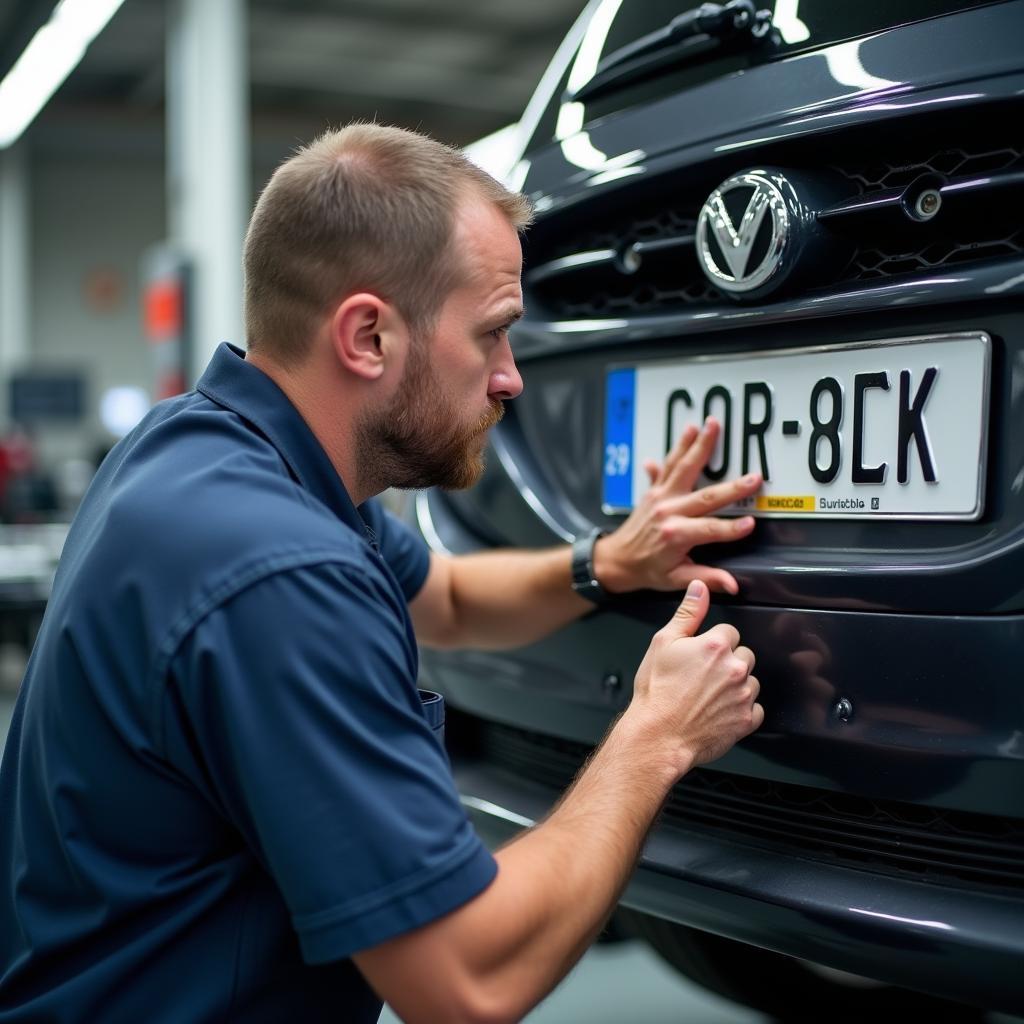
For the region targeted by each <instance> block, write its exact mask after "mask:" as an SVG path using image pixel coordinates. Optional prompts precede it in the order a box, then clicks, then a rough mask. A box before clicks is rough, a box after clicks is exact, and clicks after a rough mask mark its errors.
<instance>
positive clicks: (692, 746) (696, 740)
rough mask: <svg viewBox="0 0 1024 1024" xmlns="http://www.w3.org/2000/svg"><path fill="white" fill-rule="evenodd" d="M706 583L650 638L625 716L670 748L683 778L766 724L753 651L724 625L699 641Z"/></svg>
mask: <svg viewBox="0 0 1024 1024" xmlns="http://www.w3.org/2000/svg"><path fill="white" fill-rule="evenodd" d="M708 604H709V595H708V588H707V586H706V585H705V584H704V583H702V582H700V581H699V580H695V581H694V582H692V583H691V584H690V586H689V589H688V590H687V591H686V597H685V598H684V599H683V602H682V604H680V606H679V607H678V608H677V609H676V612H675V614H674V615H673V616H672V618H671V619H670V620H669V621H668V622H667V623H666V624H665V626H663V627H662V628H661V629H660V630H659V631H658V632H657V633H656V634H655V636H654V639H653V640H652V641H651V646H650V647H649V648H648V650H647V654H646V656H645V657H644V660H643V662H641V664H640V668H639V669H638V670H637V674H636V680H635V683H634V686H633V700H632V703H631V704H630V706H629V709H628V710H627V711H626V713H625V715H624V716H623V718H624V719H626V718H632V719H633V722H634V724H636V723H640V724H641V727H642V728H643V729H645V731H646V732H647V733H648V735H652V733H653V736H652V738H653V740H654V742H655V744H656V745H657V746H658V748H660V749H663V750H665V751H667V753H668V756H669V759H670V760H669V763H670V764H672V765H674V769H675V771H676V772H677V778H678V777H679V776H682V775H683V774H685V772H686V771H687V770H688V769H689V768H691V767H692V766H693V765H697V764H705V763H706V762H708V761H714V760H715V759H716V758H719V757H721V756H722V755H723V754H724V753H726V751H728V750H729V749H730V748H731V747H732V746H733V744H735V743H737V742H738V741H739V740H741V739H743V737H744V736H748V735H750V733H752V732H754V731H755V730H756V729H758V728H759V727H760V725H761V723H762V722H763V721H764V708H762V706H761V705H760V704H758V703H757V698H758V694H759V692H760V689H761V687H760V683H758V681H757V679H756V678H755V677H754V676H752V675H751V672H752V671H753V669H754V652H753V651H751V650H750V648H749V647H743V646H741V645H740V635H739V633H738V632H737V631H736V629H735V627H733V626H730V625H726V624H724V623H722V624H720V625H717V626H713V627H712V628H711V629H709V630H708V631H707V632H706V633H702V634H701V635H700V636H697V630H698V629H700V627H701V624H702V623H703V621H704V618H705V616H706V615H707V612H708Z"/></svg>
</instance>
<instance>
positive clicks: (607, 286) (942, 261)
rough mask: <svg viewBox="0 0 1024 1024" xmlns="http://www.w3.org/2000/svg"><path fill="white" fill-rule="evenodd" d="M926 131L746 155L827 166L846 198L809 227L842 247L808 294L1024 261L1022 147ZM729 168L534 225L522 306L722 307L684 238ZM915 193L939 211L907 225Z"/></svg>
mask: <svg viewBox="0 0 1024 1024" xmlns="http://www.w3.org/2000/svg"><path fill="white" fill-rule="evenodd" d="M993 116H996V115H993ZM977 117H978V118H979V119H982V118H983V117H984V115H983V114H980V113H979V114H978V115H977ZM998 123H999V124H1000V125H1002V127H1003V135H1004V136H1005V135H1006V134H1008V133H1009V132H1012V133H1013V134H1016V135H1021V130H1020V129H1019V128H1016V127H1013V128H1011V127H1009V126H1012V125H1016V124H1019V123H1020V117H1019V112H1018V113H1017V114H1015V119H1014V120H1010V119H1009V117H1008V115H1006V114H1003V115H999V116H998ZM932 131H934V129H932V130H931V131H929V132H922V133H921V137H919V140H918V141H917V142H915V141H914V140H913V138H911V139H910V140H909V141H908V140H906V139H904V138H902V137H896V136H890V137H889V138H886V136H885V133H884V130H883V129H877V133H878V138H877V139H874V140H873V142H872V144H871V146H870V147H868V146H866V145H865V143H864V140H863V138H862V137H859V136H854V135H852V134H851V135H850V136H849V137H847V138H846V139H845V140H843V139H840V140H839V141H833V140H829V141H827V142H826V141H824V140H819V142H818V143H817V146H816V149H815V150H814V151H809V150H808V149H807V144H806V143H805V142H801V143H799V144H790V145H789V146H787V147H785V148H782V149H779V148H777V149H775V150H772V151H765V152H758V151H752V152H750V153H748V154H747V155H746V157H745V158H744V166H748V167H749V166H754V165H755V164H761V165H762V166H763V165H777V166H780V167H783V168H791V169H793V170H797V171H799V170H801V169H802V168H803V169H805V172H806V173H813V171H806V169H808V168H821V167H822V165H823V164H826V163H827V173H828V174H829V175H830V177H831V179H832V180H833V182H834V183H835V184H836V185H837V186H838V188H839V190H840V191H841V192H843V191H845V193H846V196H845V198H843V199H840V201H839V202H837V203H836V204H835V205H834V206H832V207H829V208H828V209H827V210H823V211H821V212H820V214H819V220H820V221H821V222H822V223H824V224H826V226H827V227H828V228H829V229H830V230H832V231H833V232H834V233H836V234H837V235H838V236H840V237H841V238H842V239H844V240H845V244H846V245H847V249H848V252H849V254H850V255H849V259H848V260H847V261H846V262H845V263H843V264H841V265H840V266H838V267H837V268H833V269H832V270H831V271H830V277H829V279H828V280H824V281H816V282H814V283H813V288H812V289H811V290H816V291H821V290H823V289H829V288H833V287H836V286H840V285H848V284H850V283H855V282H859V281H865V282H872V283H877V281H878V280H879V279H884V278H894V277H904V276H906V275H912V274H922V273H934V272H935V271H936V270H938V269H940V268H943V267H946V266H949V265H954V264H955V265H957V266H963V265H964V264H968V263H973V262H977V261H981V260H993V259H1008V258H1014V257H1019V256H1021V255H1022V254H1024V217H1022V215H1021V213H1020V210H1021V208H1022V207H1021V203H1020V198H1021V196H1022V195H1024V138H1018V139H1015V140H1013V141H1012V142H1009V141H1007V139H1006V138H1005V137H1004V138H1002V139H996V138H993V137H992V136H991V135H988V136H985V135H979V133H978V132H977V131H976V130H972V129H970V128H968V127H966V126H962V127H961V128H960V138H958V139H957V142H956V143H955V144H950V145H948V146H944V147H941V148H940V147H936V146H935V145H934V143H926V142H925V141H923V136H924V135H926V134H927V135H929V136H930V137H931V138H934V137H935V136H934V134H932ZM988 131H989V132H991V129H988ZM901 134H902V133H901ZM956 135H957V129H956V127H955V126H950V125H947V126H945V127H944V128H943V130H942V132H941V134H940V135H939V137H940V138H950V137H956ZM864 152H871V153H884V154H888V159H887V160H885V161H884V162H882V161H879V160H875V161H874V162H870V163H869V162H867V161H865V160H864V159H863V156H862V154H863V153H864ZM858 155H860V159H858ZM740 169H741V168H740V167H739V166H730V167H729V168H727V169H726V172H724V173H723V170H722V169H721V166H720V165H719V166H718V167H717V169H715V170H714V171H713V172H712V171H709V172H708V174H707V176H706V180H703V181H701V182H700V184H699V185H696V186H695V185H694V184H693V183H692V182H693V172H694V169H693V168H690V169H688V170H687V173H688V174H689V181H690V184H688V185H679V186H678V188H677V189H676V190H675V191H667V190H668V189H671V188H672V183H671V182H669V181H665V182H662V183H661V186H660V189H661V191H658V192H655V187H654V186H652V185H651V184H650V183H645V184H644V186H642V187H639V188H638V187H636V186H633V187H631V186H630V185H629V184H626V185H624V186H623V188H622V189H621V191H620V192H619V193H618V194H616V195H608V196H604V197H602V200H601V204H602V205H601V206H600V208H599V209H598V210H597V211H596V212H597V216H595V211H593V210H591V211H590V212H589V213H587V211H583V216H581V215H580V214H575V215H574V214H569V216H568V217H567V218H566V220H565V222H564V223H563V222H562V221H561V219H555V218H554V217H553V218H551V219H550V220H549V221H545V220H543V219H542V220H541V221H540V222H539V223H538V225H537V227H536V229H535V231H534V238H533V239H531V240H530V242H529V245H528V250H527V266H526V272H525V276H524V281H525V284H526V288H527V291H528V293H529V303H530V304H531V305H533V306H535V307H539V309H540V310H541V311H542V312H543V315H544V316H546V317H547V318H549V319H556V320H573V319H601V318H608V317H622V316H635V315H641V314H644V313H670V312H673V311H680V312H682V311H687V310H691V311H692V310H694V309H699V308H701V307H710V306H717V305H721V304H722V303H723V302H725V301H726V299H725V297H724V296H723V294H722V293H721V292H720V291H719V290H718V289H716V288H715V287H713V286H712V285H711V284H710V283H709V282H708V280H707V278H706V277H705V276H704V274H703V273H702V271H701V269H700V267H699V265H698V262H697V256H696V249H695V245H694V236H695V229H696V224H697V218H698V215H699V213H700V208H701V205H702V203H703V202H704V200H705V199H706V198H707V197H708V195H709V194H710V193H711V191H712V190H713V189H714V188H715V187H717V186H718V185H719V184H720V183H721V182H722V181H723V180H724V178H725V177H727V176H728V175H729V174H733V173H736V172H737V171H739V170H740ZM921 183H927V184H929V185H931V186H933V187H937V188H940V189H941V191H942V197H943V206H944V208H943V209H942V210H941V211H940V213H939V214H938V215H937V216H935V217H934V219H932V220H930V221H926V222H921V221H915V220H912V219H911V218H910V217H908V216H907V214H906V213H905V212H904V209H903V206H902V204H901V197H902V196H903V194H904V192H905V190H907V189H908V188H910V189H913V188H915V187H919V186H920V185H921ZM652 193H654V194H652ZM608 211H611V212H610V213H609V212H608ZM573 218H575V226H574V224H573V223H572V220H573Z"/></svg>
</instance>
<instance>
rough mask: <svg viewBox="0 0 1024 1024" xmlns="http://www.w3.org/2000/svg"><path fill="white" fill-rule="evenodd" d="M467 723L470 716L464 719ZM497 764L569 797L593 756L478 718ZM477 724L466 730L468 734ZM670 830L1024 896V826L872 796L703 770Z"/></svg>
mask: <svg viewBox="0 0 1024 1024" xmlns="http://www.w3.org/2000/svg"><path fill="white" fill-rule="evenodd" d="M462 717H464V716H462ZM468 721H469V722H471V723H472V731H473V733H474V741H473V742H474V748H473V749H474V752H475V753H476V754H477V755H478V756H480V757H482V758H483V759H484V760H485V761H486V762H487V763H488V764H489V765H491V766H493V767H498V768H501V769H504V770H507V771H509V772H512V773H514V774H515V776H516V778H517V779H527V780H530V781H533V782H537V783H540V784H543V785H545V786H547V787H550V788H552V789H553V790H557V791H559V792H561V791H562V790H564V789H565V788H566V787H567V786H568V785H569V784H570V783H571V782H572V780H573V778H574V777H575V776H576V774H577V772H578V771H579V769H580V767H581V766H582V765H583V764H584V762H585V761H586V759H587V757H588V756H589V755H590V753H591V748H589V747H587V746H585V745H583V744H579V743H573V742H570V741H567V740H562V739H557V738H554V737H550V736H545V735H542V734H540V733H534V732H528V731H525V730H522V729H517V728H513V727H511V726H505V725H500V724H496V723H491V722H485V721H482V720H480V719H469V720H468ZM466 729H467V725H466V723H465V722H464V723H463V725H462V729H461V732H462V735H465V733H466ZM661 821H662V823H663V824H668V825H675V826H682V827H684V828H686V829H687V830H688V831H690V832H694V831H700V832H703V833H706V834H713V835H717V836H719V837H721V838H724V839H727V840H731V841H734V842H737V843H742V844H745V845H756V846H762V847H767V848H769V849H772V850H776V851H779V852H783V853H786V854H789V855H793V856H800V857H804V858H812V859H815V860H819V861H826V862H828V863H831V864H835V865H838V866H843V867H850V868H858V869H862V870H870V871H872V872H876V873H878V872H880V873H883V874H892V875H898V876H900V877H905V878H912V879H914V880H915V881H921V882H930V883H934V884H942V885H954V886H955V885H963V886H970V887H972V888H977V886H978V885H983V886H988V887H992V888H994V889H998V890H1002V891H1007V890H1012V891H1014V892H1015V893H1017V894H1019V893H1020V892H1021V890H1024V821H1020V820H1016V819H1013V818H1001V817H996V816H991V815H984V814H974V813H970V812H963V811H950V810H942V809H939V808H934V807H926V806H922V805H917V804H907V803H899V802H896V801H886V800H869V799H866V798H863V797H858V796H853V795H847V794H842V793H834V792H831V791H828V790H821V789H814V788H812V787H808V786H796V785H792V784H789V783H781V782H771V781H767V780H763V779H755V778H749V777H747V776H741V775H731V774H728V773H726V772H720V771H715V770H712V769H706V768H697V769H694V770H693V771H691V772H690V773H688V774H687V775H686V776H685V778H684V779H683V780H682V781H681V782H680V783H679V784H678V785H677V786H676V787H675V788H674V789H673V791H672V794H671V796H670V797H669V800H668V802H667V804H666V806H665V809H664V812H663V815H662V818H661Z"/></svg>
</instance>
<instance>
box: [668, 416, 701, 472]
mask: <svg viewBox="0 0 1024 1024" xmlns="http://www.w3.org/2000/svg"><path fill="white" fill-rule="evenodd" d="M699 433H700V428H699V427H698V426H697V425H696V424H694V423H688V424H687V425H686V426H685V427H684V428H683V432H682V433H681V434H680V435H679V440H678V441H676V443H675V444H674V445H673V446H672V450H671V451H670V452H669V453H668V455H666V456H665V466H664V472H665V475H666V476H667V475H668V474H669V473H670V472H671V471H672V470H673V469H674V468H675V467H676V466H677V465H678V464H679V462H680V460H681V459H682V458H683V457H684V456H685V455H686V453H687V452H688V451H689V450H690V447H691V445H692V444H693V442H694V441H695V440H696V438H697V435H698V434H699Z"/></svg>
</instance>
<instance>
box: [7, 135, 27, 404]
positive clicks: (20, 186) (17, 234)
mask: <svg viewBox="0 0 1024 1024" xmlns="http://www.w3.org/2000/svg"><path fill="white" fill-rule="evenodd" d="M29 198H30V195H29V181H28V154H27V152H26V149H25V143H24V142H21V143H17V144H15V145H14V146H11V147H10V148H9V149H4V150H0V417H2V418H3V419H6V416H7V394H8V391H7V381H8V380H9V379H10V376H11V373H12V372H13V371H15V370H17V369H19V368H20V367H21V366H22V365H23V364H24V363H25V362H26V361H27V360H28V357H29V352H30V350H31V346H30V342H29V330H30V323H31V307H32V291H31V285H30V281H31V274H32V268H31V265H30V264H31V259H32V245H31V237H32V235H31V223H30V221H31V218H30V212H29Z"/></svg>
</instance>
